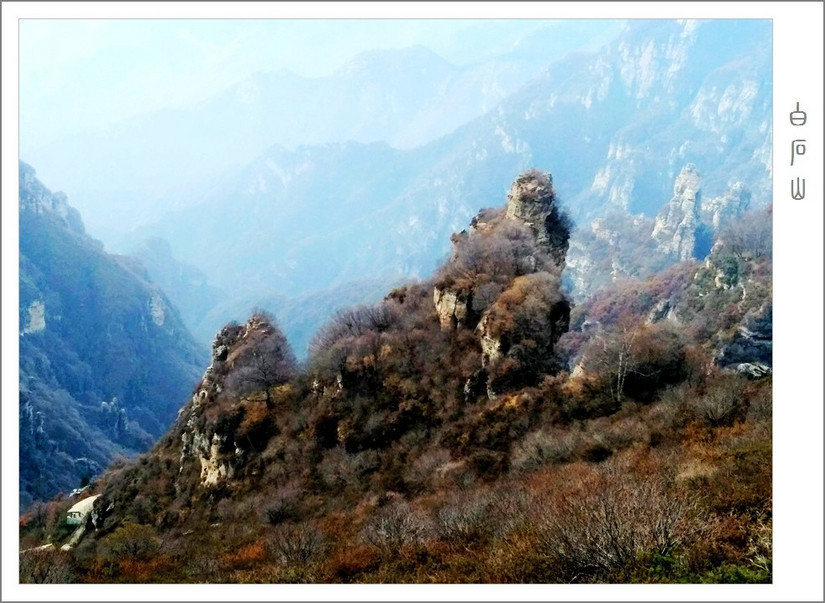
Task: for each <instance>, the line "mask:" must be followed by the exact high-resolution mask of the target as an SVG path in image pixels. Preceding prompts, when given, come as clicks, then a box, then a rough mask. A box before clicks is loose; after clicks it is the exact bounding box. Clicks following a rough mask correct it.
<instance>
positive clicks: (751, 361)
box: [717, 304, 773, 376]
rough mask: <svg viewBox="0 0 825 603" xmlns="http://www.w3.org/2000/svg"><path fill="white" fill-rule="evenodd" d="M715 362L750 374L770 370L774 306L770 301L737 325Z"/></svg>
mask: <svg viewBox="0 0 825 603" xmlns="http://www.w3.org/2000/svg"><path fill="white" fill-rule="evenodd" d="M717 364H718V365H719V366H720V367H722V368H728V369H736V370H738V371H740V372H744V373H748V374H750V375H751V376H758V375H759V374H760V373H762V374H764V373H765V372H766V371H769V370H770V367H771V366H772V365H773V307H772V306H771V305H770V304H766V305H765V306H763V307H762V308H760V310H759V312H758V313H756V314H753V315H750V316H748V317H747V318H746V319H745V320H744V321H743V322H742V324H740V325H739V327H738V328H737V330H736V333H735V335H734V336H733V338H732V339H731V340H730V341H729V342H728V343H726V344H725V345H724V346H723V347H722V348H721V350H720V352H719V357H718V359H717ZM740 367H742V368H740ZM753 367H757V368H753ZM758 367H763V368H758Z"/></svg>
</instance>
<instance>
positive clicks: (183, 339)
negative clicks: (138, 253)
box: [19, 163, 203, 507]
mask: <svg viewBox="0 0 825 603" xmlns="http://www.w3.org/2000/svg"><path fill="white" fill-rule="evenodd" d="M19 207H20V309H19V318H20V437H21V441H20V502H21V505H22V506H23V507H26V506H28V505H29V504H30V503H31V502H32V499H41V500H42V499H47V498H50V497H51V496H53V495H54V494H56V493H57V492H59V491H63V492H67V491H69V490H71V489H72V488H75V487H78V486H79V485H80V483H81V480H82V479H83V478H86V479H88V478H90V477H93V476H94V475H96V474H97V473H99V472H100V471H101V470H103V468H105V467H106V466H107V465H108V464H109V463H110V462H111V461H112V459H113V458H114V456H115V455H116V454H130V453H134V452H137V451H141V450H145V449H146V448H148V447H149V446H150V445H151V444H152V442H153V441H154V440H155V439H156V438H157V437H158V436H160V435H161V434H162V433H163V432H164V431H165V430H166V429H167V428H168V425H169V423H170V422H171V420H172V418H173V417H174V413H175V411H176V410H177V407H178V406H179V404H180V401H181V399H183V398H184V397H185V396H186V395H187V394H188V392H189V391H190V390H189V388H190V387H191V384H192V383H194V380H195V379H196V377H197V374H198V366H199V365H200V363H201V358H202V357H203V352H202V351H201V348H200V347H199V346H198V345H197V344H196V343H195V342H194V341H193V339H192V338H191V336H190V335H189V333H188V332H187V330H186V328H185V327H184V325H183V323H182V321H181V319H180V316H179V315H178V312H177V310H176V309H175V308H174V306H173V305H172V304H171V303H170V301H169V300H168V298H167V297H166V296H165V295H164V294H163V292H162V291H161V290H160V289H158V288H157V287H156V286H155V285H153V284H152V283H151V282H150V281H149V280H148V278H147V276H146V274H145V271H144V270H143V268H142V267H141V266H140V265H139V264H138V263H137V262H136V261H135V260H133V259H131V258H127V257H119V256H112V255H109V254H107V253H105V252H104V251H103V248H102V245H100V244H99V243H98V242H97V241H94V240H93V239H91V238H90V237H88V236H87V235H86V234H85V231H84V228H83V223H82V221H81V219H80V215H79V214H78V212H77V211H76V210H75V209H74V208H72V207H71V206H70V205H68V203H67V199H66V196H65V195H63V194H62V193H52V192H51V191H49V190H48V189H47V188H46V187H45V186H43V184H42V183H41V182H40V181H39V180H38V179H37V178H36V175H35V171H34V169H32V168H31V167H30V166H28V165H26V164H24V163H21V164H20V203H19Z"/></svg>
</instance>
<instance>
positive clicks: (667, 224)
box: [652, 163, 701, 260]
mask: <svg viewBox="0 0 825 603" xmlns="http://www.w3.org/2000/svg"><path fill="white" fill-rule="evenodd" d="M700 202H701V187H700V179H699V172H698V171H697V169H696V166H695V165H694V164H692V163H689V164H687V165H686V166H685V167H684V168H682V171H681V172H680V173H679V176H678V177H677V178H676V183H675V184H674V185H673V197H672V198H671V199H670V201H668V202H667V204H666V205H665V206H664V207H663V208H662V209H661V210H660V211H659V214H658V215H657V216H656V223H655V225H654V227H653V235H652V236H653V238H654V239H655V240H656V241H657V242H658V244H659V249H660V250H661V251H662V252H663V253H665V254H667V255H670V256H672V257H674V258H675V259H677V260H687V259H690V258H692V257H693V251H694V247H695V246H696V228H697V226H698V225H699V204H700Z"/></svg>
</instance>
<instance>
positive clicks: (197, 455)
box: [178, 313, 294, 487]
mask: <svg viewBox="0 0 825 603" xmlns="http://www.w3.org/2000/svg"><path fill="white" fill-rule="evenodd" d="M273 339H275V340H277V341H278V343H279V344H280V343H282V344H283V347H281V348H278V350H275V354H280V355H282V356H283V358H278V357H273V350H274V348H273V347H272V346H269V347H267V345H266V344H267V342H271V341H272V340H273ZM256 358H258V359H262V362H264V361H265V362H266V363H268V364H254V359H256ZM250 359H253V364H251V365H250V363H249V360H250ZM293 362H294V358H293V357H292V355H291V351H290V350H289V349H288V346H286V341H285V339H283V335H282V334H281V333H280V330H279V329H278V327H277V326H276V325H275V324H274V323H273V322H272V320H271V319H270V318H269V317H268V316H266V315H264V314H260V313H259V314H255V315H253V316H252V317H251V318H250V319H249V320H248V321H247V322H246V324H245V325H243V326H241V325H238V324H234V323H231V324H228V325H226V326H225V327H224V328H223V329H221V330H220V331H219V332H218V333H217V335H216V336H215V338H214V340H213V342H212V362H211V364H210V365H209V367H207V369H206V371H205V372H204V375H203V378H202V379H201V382H200V384H199V385H198V387H197V388H196V389H195V392H194V394H193V395H192V399H191V401H190V403H189V404H188V405H186V406H185V407H184V408H182V409H181V410H180V412H179V413H178V426H179V428H180V442H181V452H180V471H181V472H182V471H183V470H184V468H185V466H186V464H187V461H191V460H193V459H194V460H197V462H198V464H199V467H200V474H199V481H200V483H201V485H203V486H207V487H209V486H216V485H218V484H220V483H221V482H222V481H224V480H225V479H228V478H231V477H232V476H233V475H234V473H235V470H236V468H237V467H239V466H241V465H243V463H244V460H245V458H246V455H247V454H248V453H249V452H250V451H251V450H253V449H255V443H254V442H255V440H254V435H250V433H249V432H241V433H240V434H239V433H238V432H237V431H236V428H237V426H238V425H237V422H235V421H229V422H227V421H214V414H215V412H216V407H217V406H220V404H221V403H222V401H223V400H224V398H225V396H222V394H223V393H224V392H227V393H228V395H229V396H233V397H237V396H238V395H239V394H242V393H244V390H243V389H242V386H241V385H239V376H240V377H244V376H245V375H246V376H249V375H248V374H247V373H246V372H245V371H246V370H247V369H249V367H250V366H252V367H253V368H255V369H256V371H257V372H256V373H255V374H253V375H252V376H251V378H253V381H252V382H253V384H254V385H260V386H261V387H262V388H263V389H265V390H268V388H269V387H270V386H273V385H275V384H277V383H279V382H282V381H285V380H286V378H287V377H288V376H289V373H288V372H284V373H283V374H279V373H275V372H272V374H269V373H266V371H267V370H269V367H278V366H280V365H281V364H283V363H287V364H289V363H293ZM255 377H260V379H255ZM265 398H266V403H265V406H266V407H267V408H269V406H270V404H269V401H270V398H269V393H268V391H267V393H266V395H265ZM240 404H241V406H239V407H238V412H239V413H241V415H243V414H244V413H247V412H248V411H250V409H251V408H254V407H257V406H259V405H260V404H259V401H250V400H246V399H242V400H241V403H240ZM250 412H252V411H250ZM210 417H211V418H210ZM262 427H263V428H264V429H265V428H268V427H269V424H268V423H265V424H264V425H263V426H262Z"/></svg>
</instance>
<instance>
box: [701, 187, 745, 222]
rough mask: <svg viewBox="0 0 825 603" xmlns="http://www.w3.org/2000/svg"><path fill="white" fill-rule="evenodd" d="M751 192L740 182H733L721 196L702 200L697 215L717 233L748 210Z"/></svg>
mask: <svg viewBox="0 0 825 603" xmlns="http://www.w3.org/2000/svg"><path fill="white" fill-rule="evenodd" d="M750 203H751V192H750V190H749V189H748V188H747V187H746V186H745V185H744V184H743V183H742V182H734V183H733V184H732V185H730V186H729V187H728V190H726V191H725V192H724V193H723V194H722V195H719V196H717V197H709V198H705V199H702V203H701V207H700V210H699V212H700V213H699V215H700V217H701V219H702V221H703V222H704V223H705V224H707V225H709V226H711V227H712V228H713V230H714V231H715V232H718V231H719V229H720V228H722V227H723V226H725V225H727V224H730V223H731V222H732V221H733V220H735V219H736V218H737V217H738V216H740V215H742V214H743V213H745V212H746V211H747V210H748V209H749V208H750Z"/></svg>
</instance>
